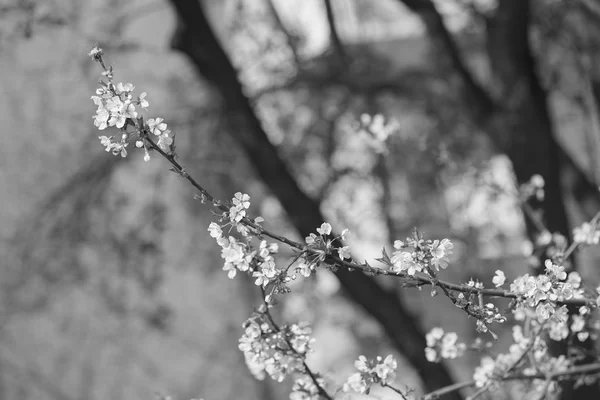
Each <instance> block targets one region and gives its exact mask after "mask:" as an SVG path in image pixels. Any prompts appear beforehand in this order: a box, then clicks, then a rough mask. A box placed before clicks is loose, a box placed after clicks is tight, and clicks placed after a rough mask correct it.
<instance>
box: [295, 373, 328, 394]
mask: <svg viewBox="0 0 600 400" xmlns="http://www.w3.org/2000/svg"><path fill="white" fill-rule="evenodd" d="M317 382H318V384H319V386H321V387H323V386H324V385H325V381H324V380H323V379H322V378H317ZM320 398H321V397H320V394H319V388H318V387H317V385H315V382H314V381H313V380H312V379H311V378H310V377H309V376H306V375H302V376H300V377H299V378H297V379H296V380H295V381H294V385H293V386H292V392H291V393H290V400H319V399H320Z"/></svg>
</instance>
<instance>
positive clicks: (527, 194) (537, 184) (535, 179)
mask: <svg viewBox="0 0 600 400" xmlns="http://www.w3.org/2000/svg"><path fill="white" fill-rule="evenodd" d="M544 184H545V182H544V178H543V177H542V176H541V175H539V174H535V175H532V176H531V178H529V181H528V182H525V183H524V184H522V185H521V188H520V193H521V196H523V198H524V199H525V200H526V199H529V198H531V197H534V198H535V199H537V200H538V201H542V200H544Z"/></svg>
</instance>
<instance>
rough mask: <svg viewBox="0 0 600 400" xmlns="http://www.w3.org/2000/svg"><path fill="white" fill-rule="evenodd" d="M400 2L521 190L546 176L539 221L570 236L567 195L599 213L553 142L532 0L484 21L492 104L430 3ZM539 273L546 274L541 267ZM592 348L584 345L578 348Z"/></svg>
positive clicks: (577, 393) (598, 202)
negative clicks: (533, 43) (532, 37)
mask: <svg viewBox="0 0 600 400" xmlns="http://www.w3.org/2000/svg"><path fill="white" fill-rule="evenodd" d="M400 1H401V2H402V3H404V4H405V5H406V6H407V7H408V8H410V9H411V10H412V11H413V12H415V13H416V14H418V15H419V16H420V17H421V19H422V21H423V23H424V24H425V25H426V27H427V30H428V32H429V35H430V37H431V39H432V42H433V45H434V46H435V47H436V50H437V53H436V54H442V55H443V56H445V57H444V58H445V59H446V64H447V67H448V68H449V69H450V71H451V73H452V74H453V75H455V76H457V77H458V78H459V80H460V82H461V87H462V95H463V100H464V102H465V105H466V106H462V107H461V110H460V111H465V112H467V113H468V115H469V117H470V119H471V120H472V121H473V122H474V124H475V125H477V126H478V127H479V128H480V129H481V130H482V131H484V132H486V133H487V134H488V135H489V136H490V138H491V139H492V142H493V143H494V144H495V145H496V147H497V148H498V150H499V151H501V152H503V153H505V154H506V155H507V156H508V157H509V158H510V160H511V162H512V165H513V169H514V172H515V175H516V178H517V182H518V183H519V184H521V183H524V182H527V181H528V180H529V179H530V178H531V176H532V175H534V174H540V175H542V176H543V177H544V180H545V198H544V200H543V201H542V202H541V204H536V206H537V208H539V209H541V210H542V211H543V216H544V218H543V220H544V223H545V225H546V227H547V228H548V229H549V230H550V231H551V232H560V233H561V234H563V235H565V236H566V237H567V238H568V237H570V233H571V229H570V225H569V221H568V217H567V210H566V207H565V198H566V195H567V194H568V195H572V196H573V197H574V198H575V199H576V200H577V201H578V202H579V203H580V205H581V207H582V210H583V211H584V212H586V214H587V216H588V217H589V218H591V217H592V215H593V213H595V212H597V211H598V210H599V209H600V196H599V193H598V189H597V186H596V184H595V183H594V182H592V181H591V179H589V178H588V176H587V175H586V174H585V173H584V172H583V171H581V170H580V169H579V168H578V167H577V166H576V164H575V163H574V162H573V160H572V159H571V158H570V157H569V156H568V154H567V153H566V152H565V150H564V149H562V148H561V147H560V145H559V144H558V143H557V141H556V138H555V133H554V131H553V130H554V128H553V124H552V121H551V118H550V111H549V107H548V94H547V92H546V91H545V89H544V88H543V86H542V84H541V83H540V79H539V77H538V74H537V69H536V63H535V58H534V56H533V54H532V51H531V48H530V44H529V30H530V26H531V3H530V1H529V0H500V1H499V4H498V8H497V10H496V12H495V15H494V16H493V17H491V18H489V19H488V20H487V21H486V23H487V37H486V40H487V52H488V58H489V63H490V68H491V70H492V75H493V82H492V83H490V84H489V85H488V86H489V87H493V88H494V92H495V93H499V94H500V95H499V97H500V98H498V99H493V98H492V96H491V95H490V94H489V93H488V92H487V91H486V90H485V89H484V88H483V86H482V85H480V84H479V83H478V82H477V80H476V79H475V77H474V75H473V74H472V73H471V72H470V71H469V69H468V68H467V66H466V64H465V63H464V62H463V60H462V57H461V55H460V53H459V49H458V46H457V44H456V43H455V42H454V40H453V38H452V36H451V34H450V33H449V31H448V30H447V29H446V27H445V25H444V21H443V19H442V17H441V15H440V14H439V12H438V11H437V10H436V8H435V5H434V4H433V2H432V1H431V0H400ZM500 104H501V105H500ZM565 177H566V179H565ZM526 220H527V226H528V234H529V236H530V238H531V239H532V241H533V242H535V237H536V235H537V234H538V233H539V232H536V230H535V228H534V227H533V224H532V222H531V221H530V220H529V218H528V217H527V216H526ZM539 272H543V264H542V265H541V268H540V271H539ZM590 346H591V343H590V341H589V340H588V342H586V343H585V344H584V345H583V346H582V348H581V349H580V350H583V351H585V350H587V349H589V348H590ZM555 350H556V352H560V353H561V354H566V351H567V344H566V343H560V344H559V345H558V346H557V349H555ZM562 387H563V392H562V394H561V396H562V398H563V399H571V398H577V399H588V398H589V399H598V398H600V389H599V387H598V386H597V385H594V386H582V387H580V388H578V389H574V388H573V387H572V384H570V383H565V384H563V386H562Z"/></svg>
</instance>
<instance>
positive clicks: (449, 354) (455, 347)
mask: <svg viewBox="0 0 600 400" xmlns="http://www.w3.org/2000/svg"><path fill="white" fill-rule="evenodd" d="M425 339H426V340H427V347H426V348H425V357H427V360H428V361H430V362H438V361H440V360H441V359H446V358H456V357H460V356H462V355H463V353H464V352H465V349H466V345H465V344H464V343H456V341H457V340H458V335H457V334H456V333H455V332H444V330H443V329H442V328H433V329H432V330H431V331H429V333H427V335H426V336H425Z"/></svg>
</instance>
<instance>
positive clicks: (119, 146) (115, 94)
mask: <svg viewBox="0 0 600 400" xmlns="http://www.w3.org/2000/svg"><path fill="white" fill-rule="evenodd" d="M88 55H89V56H90V57H92V58H93V59H94V60H96V61H98V62H100V63H101V64H102V66H103V67H104V62H103V61H102V55H103V52H102V49H100V48H98V47H94V48H93V49H92V50H91V51H90V52H89V53H88ZM102 75H103V76H104V77H105V78H106V80H101V81H100V87H99V88H97V89H96V95H95V96H92V97H91V99H92V101H93V102H94V104H95V105H96V106H97V109H96V115H95V116H94V125H95V126H96V127H97V128H98V129H99V130H104V129H106V128H109V127H115V128H118V129H120V130H121V137H120V138H119V139H116V138H115V137H113V136H99V137H98V138H99V139H100V143H101V144H102V145H103V146H104V147H105V148H106V151H110V152H112V153H113V154H114V155H118V154H120V155H121V156H122V157H126V156H127V146H128V145H129V139H130V135H131V136H133V137H134V138H135V140H136V143H135V144H136V147H144V151H145V155H144V160H145V161H148V160H150V155H149V153H148V143H147V140H146V137H147V135H148V134H152V135H154V138H155V139H156V145H157V146H158V147H160V149H161V150H163V151H164V152H167V153H170V152H171V151H172V145H173V135H172V134H171V131H170V130H168V129H167V124H166V123H165V122H164V120H163V119H162V118H150V119H148V121H147V122H145V123H144V121H143V118H142V117H141V116H139V114H138V110H137V108H136V106H139V107H140V108H142V109H144V110H146V109H147V108H148V106H149V105H150V103H149V102H148V100H146V92H143V93H141V94H140V95H139V96H138V97H136V98H134V96H133V90H134V89H135V86H133V85H132V84H131V83H122V82H119V83H117V84H114V83H113V71H112V68H110V67H109V68H108V69H106V68H105V71H104V72H103V73H102ZM128 125H130V126H133V127H134V128H135V131H134V132H132V133H128V132H127V127H128Z"/></svg>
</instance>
